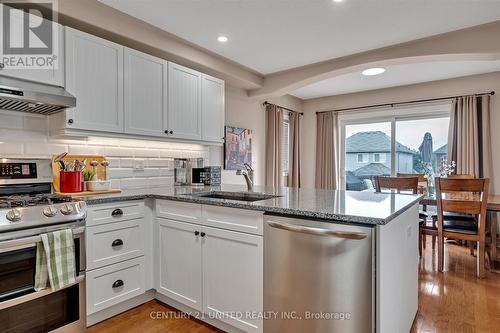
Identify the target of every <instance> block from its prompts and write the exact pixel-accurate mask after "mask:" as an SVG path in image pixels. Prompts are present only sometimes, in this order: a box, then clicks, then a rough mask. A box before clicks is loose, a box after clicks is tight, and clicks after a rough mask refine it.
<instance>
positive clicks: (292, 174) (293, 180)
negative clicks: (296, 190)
mask: <svg viewBox="0 0 500 333" xmlns="http://www.w3.org/2000/svg"><path fill="white" fill-rule="evenodd" d="M288 122H289V125H288V126H289V127H288V129H289V133H290V136H289V142H288V160H289V161H288V184H287V185H288V186H290V187H300V128H301V124H300V113H298V112H290V114H289V118H288Z"/></svg>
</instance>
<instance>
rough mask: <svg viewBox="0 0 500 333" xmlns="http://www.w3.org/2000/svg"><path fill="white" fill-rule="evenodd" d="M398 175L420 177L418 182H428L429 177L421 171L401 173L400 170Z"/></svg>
mask: <svg viewBox="0 0 500 333" xmlns="http://www.w3.org/2000/svg"><path fill="white" fill-rule="evenodd" d="M397 176H398V177H418V182H419V183H427V178H425V176H424V175H423V174H421V173H401V172H398V174H397Z"/></svg>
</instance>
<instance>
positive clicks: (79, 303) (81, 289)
mask: <svg viewBox="0 0 500 333" xmlns="http://www.w3.org/2000/svg"><path fill="white" fill-rule="evenodd" d="M73 235H74V241H75V260H76V267H77V278H76V282H75V283H74V284H72V285H69V286H66V287H65V288H64V289H61V290H58V291H53V290H52V289H45V290H41V291H35V289H34V288H33V286H34V277H35V261H36V245H37V243H38V242H39V241H40V240H41V238H40V236H31V237H25V238H20V239H12V240H6V241H2V242H0V323H1V325H0V333H7V332H8V333H14V332H15V333H24V332H30V333H38V332H40V333H45V332H60V333H63V332H64V333H65V332H83V331H84V329H85V257H84V254H85V239H84V235H85V229H84V228H83V227H81V228H75V229H73Z"/></svg>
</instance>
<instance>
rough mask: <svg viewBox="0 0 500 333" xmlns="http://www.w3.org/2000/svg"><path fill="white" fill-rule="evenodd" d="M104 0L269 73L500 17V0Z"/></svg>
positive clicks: (203, 45) (221, 53)
mask: <svg viewBox="0 0 500 333" xmlns="http://www.w3.org/2000/svg"><path fill="white" fill-rule="evenodd" d="M100 1H101V2H103V3H105V4H107V5H110V6H112V7H114V8H116V9H119V10H121V11H123V12H125V13H128V14H130V15H132V16H135V17H137V18H139V19H142V20H144V21H146V22H149V23H151V24H153V25H156V26H157V27H159V28H161V29H164V30H166V31H168V32H170V33H173V34H175V35H177V36H179V37H181V38H184V39H186V40H188V41H190V42H192V43H195V44H197V45H200V46H202V47H204V48H206V49H208V50H211V51H213V52H215V53H218V54H220V55H222V56H224V57H227V58H229V59H232V60H234V61H236V62H238V63H240V64H243V65H245V66H247V67H249V68H252V69H254V70H256V71H258V72H261V73H263V74H268V73H272V72H276V71H281V70H285V69H289V68H292V67H297V66H302V65H307V64H311V63H314V62H318V61H323V60H327V59H331V58H336V57H340V56H345V55H349V54H353V53H357V52H361V51H366V50H370V49H375V48H380V47H383V46H388V45H392V44H396V43H400V42H405V41H410V40H414V39H418V38H422V37H426V36H431V35H435V34H439V33H443V32H448V31H453V30H457V29H461V28H465V27H470V26H474V25H478V24H482V23H486V22H491V21H495V20H500V0H345V1H344V2H341V3H335V2H333V1H332V0H205V1H201V0H100ZM219 35H225V36H227V37H228V38H229V42H227V43H225V44H222V43H219V42H217V36H219Z"/></svg>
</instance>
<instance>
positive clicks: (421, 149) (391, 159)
mask: <svg viewBox="0 0 500 333" xmlns="http://www.w3.org/2000/svg"><path fill="white" fill-rule="evenodd" d="M449 110H450V105H449V104H446V105H434V106H422V107H418V108H411V109H399V110H393V109H390V110H382V111H371V112H364V113H360V112H356V113H353V114H343V115H339V124H340V133H341V147H340V150H341V161H340V165H341V167H340V175H341V188H343V189H346V190H352V191H364V190H373V188H374V177H375V176H390V175H396V174H397V173H412V174H416V173H424V168H432V169H433V171H434V172H436V171H438V170H439V169H440V168H442V165H443V164H445V163H447V156H446V155H447V150H448V148H447V140H448V127H449Z"/></svg>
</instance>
